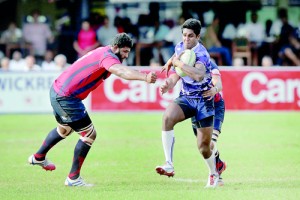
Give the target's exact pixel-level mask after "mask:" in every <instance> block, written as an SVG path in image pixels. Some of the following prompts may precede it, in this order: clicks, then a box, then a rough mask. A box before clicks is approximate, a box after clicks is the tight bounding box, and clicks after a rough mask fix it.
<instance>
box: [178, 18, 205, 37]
mask: <svg viewBox="0 0 300 200" xmlns="http://www.w3.org/2000/svg"><path fill="white" fill-rule="evenodd" d="M184 28H187V29H191V30H193V31H194V33H195V34H196V35H199V34H200V31H201V22H200V21H199V20H197V19H193V18H190V19H188V20H186V21H185V22H184V23H183V24H182V26H181V32H182V31H183V29H184Z"/></svg>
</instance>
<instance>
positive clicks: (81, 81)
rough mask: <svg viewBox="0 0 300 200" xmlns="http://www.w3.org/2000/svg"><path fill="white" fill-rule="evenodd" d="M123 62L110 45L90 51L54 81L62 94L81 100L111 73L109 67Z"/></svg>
mask: <svg viewBox="0 0 300 200" xmlns="http://www.w3.org/2000/svg"><path fill="white" fill-rule="evenodd" d="M115 64H121V61H120V59H119V58H118V57H117V56H116V55H115V54H114V53H113V52H112V51H111V48H110V46H105V47H99V48H97V49H95V50H93V51H90V52H89V53H87V54H86V55H84V56H83V57H81V58H79V59H78V60H77V61H75V62H74V63H73V64H72V65H71V66H70V67H68V68H67V69H66V70H65V71H64V72H63V73H62V74H61V75H60V76H59V77H58V78H57V79H56V80H55V81H54V83H53V88H54V90H55V91H56V92H57V94H58V95H60V96H67V97H68V96H72V97H76V98H79V99H81V100H83V99H85V98H86V97H87V96H88V95H89V93H90V92H91V91H93V90H95V89H96V88H97V87H98V86H99V85H100V84H101V83H102V82H103V81H104V80H105V79H106V78H108V77H109V76H110V75H111V73H110V72H109V71H108V69H109V68H110V67H111V66H112V65H115Z"/></svg>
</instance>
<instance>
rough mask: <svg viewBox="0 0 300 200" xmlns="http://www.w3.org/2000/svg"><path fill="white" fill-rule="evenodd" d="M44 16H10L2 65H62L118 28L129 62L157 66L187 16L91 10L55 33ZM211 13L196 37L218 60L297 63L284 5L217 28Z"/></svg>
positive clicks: (299, 34)
mask: <svg viewBox="0 0 300 200" xmlns="http://www.w3.org/2000/svg"><path fill="white" fill-rule="evenodd" d="M43 16H44V15H41V13H40V11H39V10H33V11H32V13H31V15H30V16H29V17H28V19H26V23H24V25H23V26H22V28H19V27H17V25H16V23H14V22H11V23H10V24H9V25H8V28H7V30H4V31H3V32H2V34H1V39H0V44H1V45H2V48H1V49H0V50H1V51H0V59H1V63H0V66H1V68H0V69H2V71H5V70H10V71H13V70H15V71H20V70H22V71H38V70H47V71H49V70H52V71H55V70H56V71H59V70H63V69H65V68H66V67H67V66H68V65H69V64H68V62H69V63H71V62H73V61H75V60H76V59H77V58H80V57H81V56H83V55H85V54H86V53H87V52H89V51H91V50H93V49H95V48H97V47H100V46H105V45H108V44H110V40H111V39H112V38H113V36H114V35H115V34H117V33H121V32H126V33H128V34H129V35H130V36H131V37H132V38H133V41H134V47H133V49H132V53H131V54H130V57H129V58H128V59H127V61H126V62H127V64H128V65H132V66H161V65H163V64H164V63H165V62H166V61H167V59H168V58H169V57H171V56H172V54H173V52H174V46H175V45H176V44H177V43H178V42H180V41H181V40H182V38H181V24H182V23H183V22H184V20H186V19H187V18H189V16H183V15H181V16H179V17H178V19H177V18H175V19H170V20H164V21H161V20H160V18H159V15H153V13H152V14H151V13H150V14H149V15H140V16H139V19H138V22H137V23H136V24H133V23H132V22H131V20H130V18H129V17H120V16H116V17H115V18H114V19H110V18H109V17H108V16H101V15H99V14H95V13H93V14H91V17H90V18H89V19H83V20H82V22H81V27H80V30H78V32H76V34H67V35H64V34H63V31H64V28H65V27H64V26H63V25H62V24H63V23H62V24H61V26H60V27H59V28H58V29H59V30H60V31H61V32H60V33H61V34H58V35H56V36H55V35H54V34H53V31H52V30H51V29H50V27H49V24H47V22H46V19H45V18H44V17H43ZM210 16H212V17H210V18H211V20H210V22H207V20H206V23H204V22H202V24H203V28H202V31H201V41H200V42H202V43H203V44H204V45H205V47H206V48H207V50H208V52H209V53H210V54H211V57H212V59H214V60H215V61H216V62H218V64H219V65H222V66H246V65H251V66H300V23H298V24H299V25H298V27H294V26H292V25H291V24H290V23H289V20H288V13H287V10H286V9H284V8H281V9H278V15H277V16H278V17H277V19H268V20H267V21H266V22H265V24H262V23H261V22H259V20H258V19H259V15H258V14H257V12H256V11H252V13H251V21H250V22H248V23H245V24H233V23H229V24H226V26H225V29H224V30H222V32H221V31H220V28H219V24H220V23H222V19H221V18H220V17H219V16H218V13H213V14H212V15H210ZM208 18H209V17H208ZM208 21H209V20H208ZM237 38H244V39H246V41H247V45H249V48H250V51H251V63H250V64H248V63H247V62H246V60H245V58H243V57H235V54H234V52H233V46H232V44H233V43H234V42H235V41H236V39H237ZM16 44H17V45H16ZM70 55H73V58H74V59H71V58H70ZM214 55H219V57H215V56H214ZM71 57H72V56H71ZM220 61H221V62H220ZM220 63H221V64H220Z"/></svg>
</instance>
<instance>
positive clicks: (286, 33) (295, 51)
mask: <svg viewBox="0 0 300 200" xmlns="http://www.w3.org/2000/svg"><path fill="white" fill-rule="evenodd" d="M281 22H282V27H281V32H280V36H279V42H278V44H279V47H280V50H279V53H278V57H279V58H278V61H277V64H279V65H294V66H300V42H299V41H300V40H299V38H298V35H297V34H296V30H297V29H295V28H294V27H293V26H291V25H290V24H289V22H288V15H287V14H286V15H282V16H281Z"/></svg>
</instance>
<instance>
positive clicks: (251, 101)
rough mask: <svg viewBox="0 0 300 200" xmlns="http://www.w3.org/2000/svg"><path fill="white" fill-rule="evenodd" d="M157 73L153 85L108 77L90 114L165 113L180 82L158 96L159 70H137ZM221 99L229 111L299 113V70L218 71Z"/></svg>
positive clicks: (93, 99) (94, 95)
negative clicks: (123, 112)
mask: <svg viewBox="0 0 300 200" xmlns="http://www.w3.org/2000/svg"><path fill="white" fill-rule="evenodd" d="M136 69H137V70H140V71H145V72H149V71H150V70H152V71H156V72H157V75H158V77H159V78H158V80H157V82H156V83H155V84H147V83H145V82H143V81H127V80H123V79H120V78H118V77H117V76H113V75H112V76H110V77H109V78H108V79H107V80H105V81H104V83H103V84H102V85H101V86H100V87H99V88H97V89H96V90H95V91H94V92H93V93H92V96H91V110H92V111H116V110H119V111H134V110H136V111H138V110H148V111H155V110H164V109H165V108H166V106H167V105H168V103H169V102H170V101H172V100H173V99H175V98H176V97H177V96H178V94H179V90H180V83H178V84H177V85H176V87H175V88H174V90H172V91H170V92H169V93H167V94H164V95H161V94H160V93H159V86H160V85H161V84H162V83H163V81H164V80H165V73H163V74H160V68H143V67H139V68H136ZM220 71H221V73H222V81H223V92H222V93H223V97H224V99H225V102H226V109H228V110H297V111H299V110H300V68H258V67H243V68H233V67H226V68H224V67H223V68H220Z"/></svg>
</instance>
